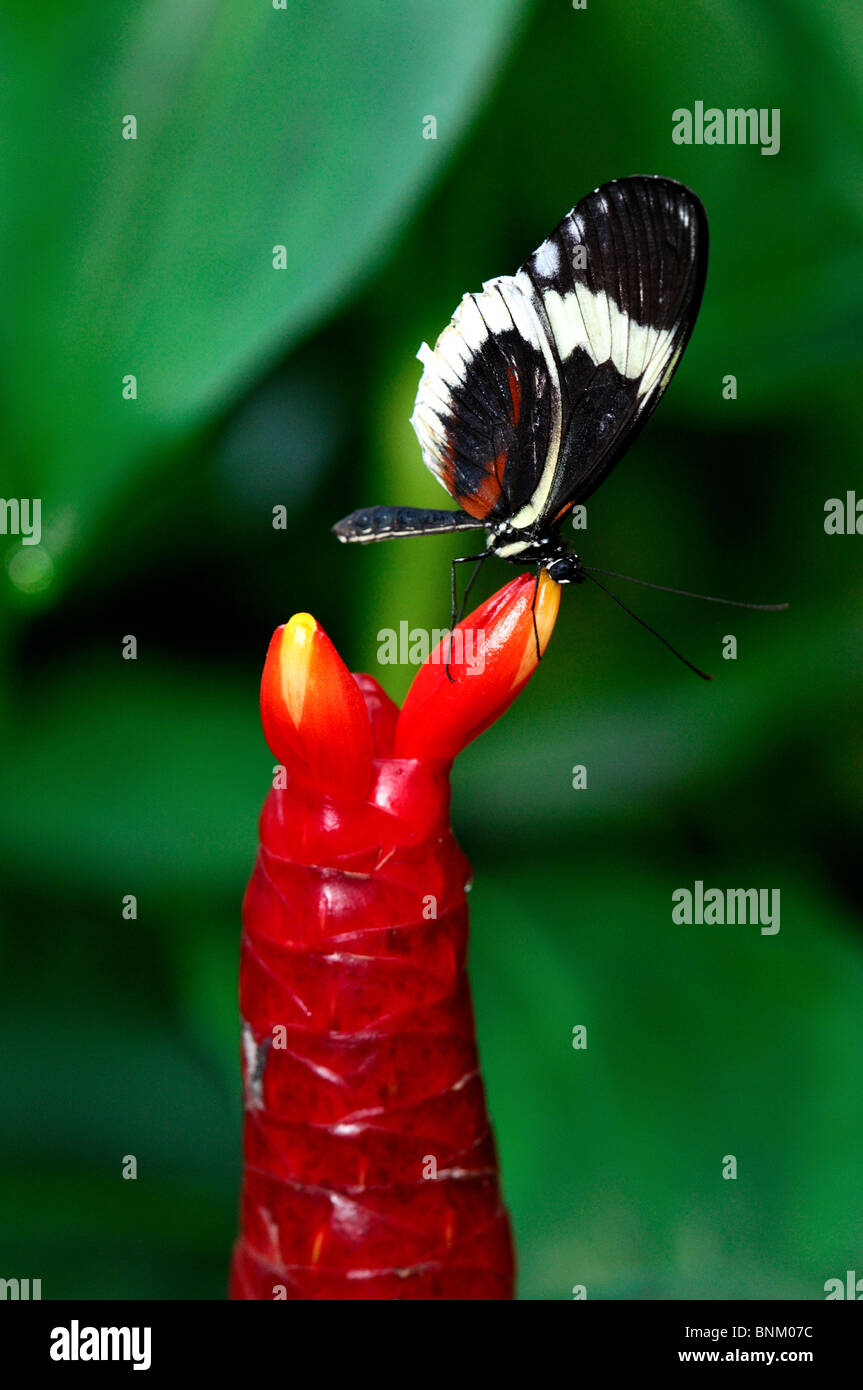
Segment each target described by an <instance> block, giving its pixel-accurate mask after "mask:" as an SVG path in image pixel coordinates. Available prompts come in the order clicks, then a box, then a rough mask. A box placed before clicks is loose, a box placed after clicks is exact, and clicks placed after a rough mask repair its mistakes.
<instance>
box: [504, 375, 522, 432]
mask: <svg viewBox="0 0 863 1390" xmlns="http://www.w3.org/2000/svg"><path fill="white" fill-rule="evenodd" d="M507 381H508V382H509V394H510V399H511V401H512V423H513V424H514V425H518V417H519V415H520V414H521V382H520V381H519V379H518V375H517V373H516V372H515V371H514V370H513V368H512V367H510V369H509V371H508V372H507Z"/></svg>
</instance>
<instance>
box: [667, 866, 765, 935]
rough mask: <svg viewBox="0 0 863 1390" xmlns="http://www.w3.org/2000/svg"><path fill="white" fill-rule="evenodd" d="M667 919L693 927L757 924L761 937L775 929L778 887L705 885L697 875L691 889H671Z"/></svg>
mask: <svg viewBox="0 0 863 1390" xmlns="http://www.w3.org/2000/svg"><path fill="white" fill-rule="evenodd" d="M671 901H672V903H673V904H674V906H673V908H672V909H671V920H672V922H676V923H678V924H686V925H687V926H689V925H692V924H694V925H696V926H708V927H712V926H720V927H721V926H726V925H727V926H735V925H737V926H760V927H761V935H762V936H775V935H776V933H777V932H778V931H779V902H780V893H779V889H778V888H705V887H704V883H703V882H702V880H701V879H700V878H698V879H696V880H695V883H694V885H693V887H692V888H675V889H674V891H673V893H672V894H671Z"/></svg>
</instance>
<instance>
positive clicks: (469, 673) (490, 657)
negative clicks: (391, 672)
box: [394, 570, 560, 760]
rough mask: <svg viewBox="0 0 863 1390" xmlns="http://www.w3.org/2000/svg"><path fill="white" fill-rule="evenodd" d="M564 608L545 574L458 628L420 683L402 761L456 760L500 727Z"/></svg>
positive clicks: (404, 722)
mask: <svg viewBox="0 0 863 1390" xmlns="http://www.w3.org/2000/svg"><path fill="white" fill-rule="evenodd" d="M534 594H536V606H535V610H534V603H533V600H534ZM559 605H560V587H559V585H557V584H555V583H554V581H553V580H552V579H549V577H548V575H547V574H546V572H545V570H543V571H542V573H541V575H540V580H539V588H538V589H537V587H536V580H535V578H534V577H533V575H530V574H522V575H519V577H518V578H517V579H513V580H512V582H511V583H510V584H507V585H506V587H505V588H503V589H499V590H498V592H497V593H496V594H493V595H492V596H491V598H490V599H488V600H487V601H486V602H485V603H483V604H481V605H480V607H479V608H477V609H476V611H475V612H473V613H471V615H470V617H468V618H465V620H464V622H461V623H459V625H458V627H457V628H456V630H455V632H454V633H453V634H452V636H451V637H449V636H448V637H446V638H445V639H444V641H443V643H442V644H441V646H440V647H438V648H437V649H436V650H435V651H434V652H433V653H432V654H431V656H430V657H429V660H428V661H427V662H425V663H424V664H423V665H422V666H421V667H420V669H419V671H418V672H417V674H416V676H415V678H414V681H413V684H412V685H411V688H410V690H409V691H408V693H407V696H406V697H405V702H404V705H403V706H402V712H401V714H400V715H399V722H398V726H397V728H396V739H395V750H394V752H395V756H396V757H397V758H445V759H447V760H450V759H452V758H454V757H455V755H456V754H457V753H459V752H460V751H461V749H462V748H464V747H465V746H466V745H467V744H468V743H470V742H471V740H472V739H475V738H476V736H477V734H481V733H482V731H483V729H487V728H488V726H489V724H493V723H494V721H495V720H496V719H497V718H499V716H500V715H501V714H503V712H504V710H505V709H507V708H508V707H509V706H510V705H511V704H512V702H513V700H514V699H515V697H516V695H518V693H519V691H520V690H523V689H524V687H525V685H526V684H527V682H528V681H529V679H530V677H531V676H532V675H533V673H534V671H535V670H536V667H537V663H538V661H539V655H538V654H537V650H536V636H537V634H538V635H539V649H540V652H544V651H545V648H546V646H547V645H548V640H549V638H550V637H551V634H552V630H553V628H554V624H555V619H556V618H557V610H558V607H559ZM534 615H535V617H536V632H534V623H533V620H534ZM459 635H461V640H459ZM448 654H449V656H450V661H449V675H447V655H448ZM450 677H451V678H452V679H450Z"/></svg>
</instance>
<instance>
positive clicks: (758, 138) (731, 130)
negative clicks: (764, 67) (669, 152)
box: [671, 101, 780, 154]
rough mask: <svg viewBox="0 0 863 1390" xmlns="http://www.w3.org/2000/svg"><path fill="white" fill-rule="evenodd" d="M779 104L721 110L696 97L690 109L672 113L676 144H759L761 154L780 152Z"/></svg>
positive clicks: (673, 134) (672, 129) (683, 108)
mask: <svg viewBox="0 0 863 1390" xmlns="http://www.w3.org/2000/svg"><path fill="white" fill-rule="evenodd" d="M779 109H780V108H779V107H778V106H773V107H767V106H760V107H758V108H757V109H756V107H754V106H748V107H743V106H736V107H728V108H726V110H724V111H723V110H722V108H721V107H719V106H708V107H707V110H705V109H704V102H703V101H697V102H696V103H695V106H694V108H693V109H692V110H691V111H690V110H689V108H688V107H687V106H678V108H677V110H676V111H672V113H671V138H672V140H673V141H674V143H675V145H760V146H761V153H762V154H778V153H779Z"/></svg>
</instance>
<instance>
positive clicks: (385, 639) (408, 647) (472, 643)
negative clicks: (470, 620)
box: [378, 621, 485, 676]
mask: <svg viewBox="0 0 863 1390" xmlns="http://www.w3.org/2000/svg"><path fill="white" fill-rule="evenodd" d="M378 661H379V663H380V665H381V666H421V665H422V663H423V662H425V661H428V662H429V663H430V664H431V665H433V666H447V665H451V666H463V667H464V669H465V671H466V672H467V674H468V675H469V676H478V675H480V674H481V673H482V672H483V671H484V670H485V629H484V628H481V627H479V628H474V627H457V628H455V629H454V631H452V632H450V630H449V628H448V627H435V628H432V629H431V630H430V631H429V630H427V629H426V628H422V627H413V628H412V627H410V626H409V624H408V623H407V622H406V621H402V622H400V623H399V628H398V632H396V630H395V628H393V627H382V628H381V629H380V631H379V632H378Z"/></svg>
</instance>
